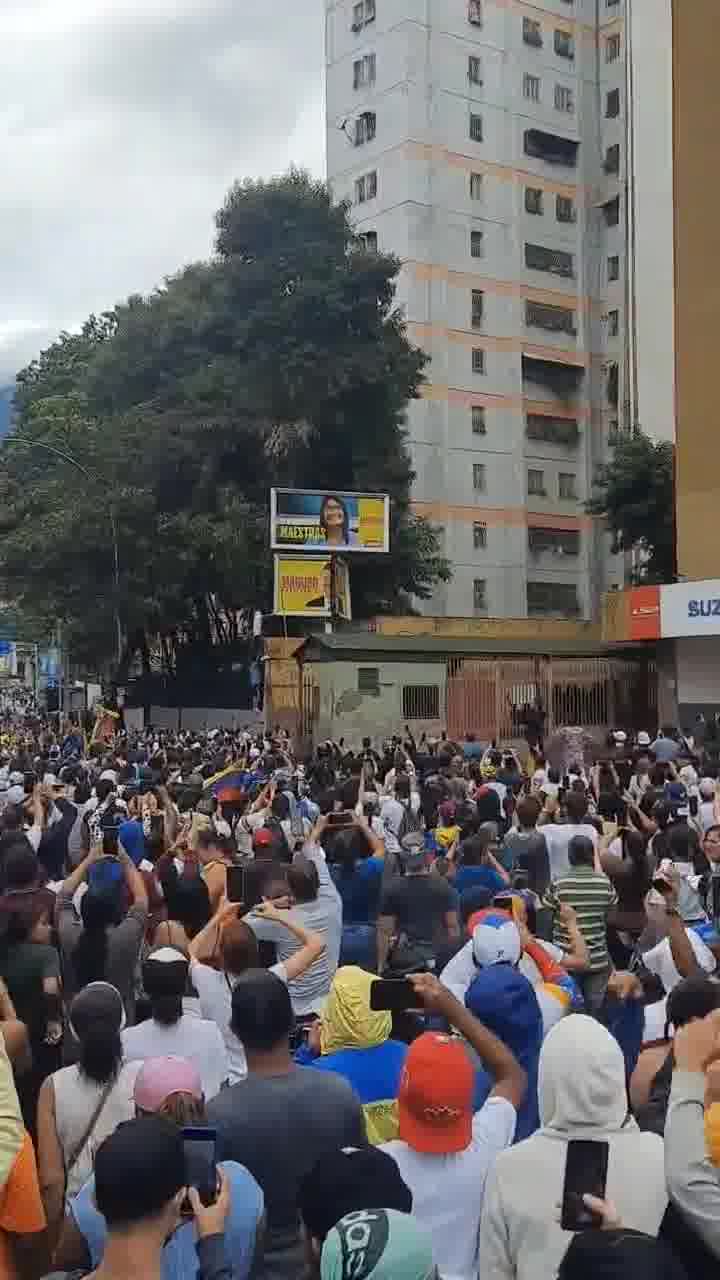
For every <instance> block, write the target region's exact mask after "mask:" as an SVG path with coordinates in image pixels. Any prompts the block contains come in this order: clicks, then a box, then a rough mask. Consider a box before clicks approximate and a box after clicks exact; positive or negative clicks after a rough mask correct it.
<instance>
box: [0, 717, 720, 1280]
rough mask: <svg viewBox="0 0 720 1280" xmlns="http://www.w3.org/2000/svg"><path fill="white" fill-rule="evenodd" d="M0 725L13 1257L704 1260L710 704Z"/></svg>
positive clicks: (543, 1274)
mask: <svg viewBox="0 0 720 1280" xmlns="http://www.w3.org/2000/svg"><path fill="white" fill-rule="evenodd" d="M120 724H121V722H119V723H118V731H117V732H116V734H115V737H114V738H113V740H112V741H111V742H105V743H93V744H90V745H89V744H88V743H87V740H86V737H85V735H84V734H83V733H82V732H81V731H80V729H79V728H78V727H77V726H76V725H73V724H68V725H67V726H65V727H64V728H63V729H62V731H60V732H58V731H57V730H55V731H52V730H50V729H49V728H48V727H47V726H45V725H43V724H42V723H39V722H31V721H30V720H28V721H27V722H23V723H20V724H15V725H11V724H10V725H8V726H7V733H6V734H5V736H4V737H3V738H2V739H0V1277H3V1278H4V1277H8V1280H14V1277H21V1278H22V1280H25V1277H27V1278H28V1280H39V1277H43V1276H49V1275H52V1277H53V1280H60V1278H61V1277H62V1278H63V1280H66V1278H68V1277H73V1278H74V1277H80V1276H85V1275H90V1274H92V1276H93V1277H97V1280H119V1278H120V1277H128V1278H130V1277H133V1278H134V1277H139V1276H142V1277H143V1278H145V1277H148V1278H149V1280H195V1277H199V1280H229V1278H234V1280H245V1277H250V1276H252V1277H260V1278H262V1277H267V1278H268V1280H300V1278H301V1277H309V1278H312V1277H322V1280H434V1278H435V1277H437V1278H438V1280H475V1278H476V1277H478V1276H479V1277H480V1278H481V1280H511V1278H512V1277H519V1278H520V1280H546V1278H548V1277H549V1278H553V1277H556V1276H557V1277H560V1280H573V1278H574V1277H576V1276H578V1277H579V1276H582V1278H583V1280H594V1278H597V1280H600V1277H614V1276H616V1275H617V1276H620V1275H622V1276H625V1277H627V1276H629V1275H631V1274H634V1273H637V1275H638V1277H641V1276H644V1275H646V1274H647V1275H650V1274H652V1275H653V1276H654V1277H655V1278H656V1280H662V1278H663V1277H668V1280H671V1278H672V1280H674V1278H675V1277H677V1278H678V1280H680V1278H681V1277H683V1276H691V1275H692V1276H695V1275H696V1274H702V1275H705V1274H708V1275H709V1274H710V1270H709V1269H710V1267H712V1266H717V1264H718V1261H720V1172H719V1166H720V982H718V981H717V979H716V976H715V973H716V965H717V960H718V958H720V786H719V784H718V777H719V776H720V734H719V733H718V730H717V726H715V725H714V724H713V725H705V724H704V722H703V723H698V725H697V727H696V732H695V734H694V735H685V736H681V735H680V734H678V733H676V732H674V731H673V730H672V729H671V728H665V729H662V730H661V731H660V732H659V733H658V734H657V735H656V736H654V737H653V739H652V740H651V735H650V734H649V733H648V732H647V731H644V730H640V731H638V732H637V733H635V734H633V735H628V734H626V733H624V732H616V733H614V734H612V735H611V737H610V739H609V740H608V742H607V743H606V744H602V745H600V746H598V745H596V746H595V748H594V750H592V749H591V748H590V745H589V738H588V735H585V734H584V733H583V731H582V729H577V728H575V729H569V730H567V731H564V732H563V731H561V732H559V733H558V734H556V735H555V737H554V738H553V739H552V740H551V741H549V742H547V743H546V744H545V748H546V749H545V752H544V753H543V751H542V750H541V746H542V743H541V741H540V740H539V734H538V735H537V740H536V741H535V742H534V743H533V744H532V745H533V749H532V750H531V751H527V750H523V751H522V753H520V752H516V751H515V750H511V749H510V748H509V747H506V748H501V749H497V747H496V745H495V744H494V743H493V744H490V745H489V746H487V745H486V744H484V743H480V742H478V741H476V740H475V737H474V736H473V735H472V734H471V733H469V734H468V735H467V736H466V737H465V738H464V739H463V740H462V741H461V742H450V741H448V739H447V737H446V736H445V735H442V737H440V738H439V739H437V740H428V739H427V738H426V737H425V736H424V735H423V737H422V738H421V739H420V740H419V741H416V740H415V738H414V737H413V735H412V733H411V732H410V730H409V729H408V728H407V726H406V728H405V732H404V733H403V734H401V735H399V736H397V737H396V738H394V739H393V740H392V741H389V742H384V743H377V744H374V743H373V742H372V741H371V740H370V739H369V738H365V739H363V740H362V742H357V743H354V744H352V746H348V745H347V744H346V743H345V742H342V741H341V742H340V743H333V742H328V743H324V744H321V745H320V746H318V747H317V748H316V750H314V751H313V753H312V754H311V755H310V756H308V757H307V758H305V759H300V758H299V757H298V756H296V755H295V753H294V752H293V750H292V747H291V744H290V742H289V740H288V737H287V734H285V733H283V732H282V731H280V730H275V731H274V732H272V733H269V734H267V735H265V734H260V735H253V734H250V733H240V732H229V731H225V730H220V729H218V730H214V731H212V732H210V733H204V734H201V735H200V736H198V737H195V736H194V735H191V734H187V733H185V734H183V733H176V734H170V733H164V732H155V731H153V730H148V731H146V732H144V733H126V732H124V731H122V730H121V727H120Z"/></svg>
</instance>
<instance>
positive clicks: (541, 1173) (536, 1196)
mask: <svg viewBox="0 0 720 1280" xmlns="http://www.w3.org/2000/svg"><path fill="white" fill-rule="evenodd" d="M538 1099H539V1104H540V1120H541V1127H540V1129H539V1130H538V1131H537V1133H535V1134H533V1136H532V1137H530V1138H528V1139H527V1140H526V1141H525V1142H522V1143H520V1144H519V1145H518V1146H515V1147H512V1148H511V1149H510V1150H508V1151H502V1152H500V1153H499V1155H498V1156H497V1159H496V1161H495V1165H494V1168H493V1169H492V1170H491V1172H490V1176H489V1178H488V1181H487V1187H486V1191H485V1200H484V1205H483V1215H482V1222H481V1227H480V1275H481V1276H486V1277H492V1280H516V1278H517V1280H547V1277H549V1276H555V1275H556V1274H557V1271H558V1267H559V1266H560V1262H561V1260H562V1258H563V1257H564V1255H565V1252H566V1250H567V1247H568V1245H569V1243H570V1241H571V1239H572V1236H571V1233H570V1232H568V1231H564V1230H563V1229H562V1227H561V1226H560V1223H559V1221H558V1213H557V1205H558V1204H559V1203H560V1202H561V1200H562V1195H563V1182H564V1178H565V1164H566V1160H567V1149H568V1143H569V1142H571V1141H573V1140H574V1139H581V1140H585V1141H594V1142H607V1144H608V1148H609V1157H608V1175H607V1185H606V1197H607V1199H608V1200H610V1201H612V1203H613V1204H614V1205H615V1206H616V1207H617V1211H618V1214H619V1216H620V1219H621V1221H622V1222H623V1223H624V1224H625V1226H626V1227H627V1228H629V1229H630V1230H635V1231H642V1232H645V1234H647V1235H650V1236H656V1235H657V1233H658V1230H659V1227H660V1224H661V1222H662V1219H663V1215H664V1213H665V1210H666V1208H667V1203H668V1193H667V1190H666V1186H665V1170H664V1152H663V1141H662V1138H659V1137H658V1136H657V1135H656V1134H653V1133H641V1132H640V1131H639V1129H638V1127H637V1125H636V1124H635V1121H634V1120H633V1119H632V1117H631V1115H630V1112H629V1109H628V1102H627V1094H626V1089H625V1062H624V1059H623V1055H622V1051H621V1049H620V1046H619V1045H618V1043H617V1041H615V1040H614V1039H613V1037H612V1036H611V1035H610V1033H609V1031H606V1030H605V1028H604V1027H602V1026H601V1025H600V1023H599V1022H596V1021H595V1020H594V1019H592V1018H589V1017H586V1016H585V1015H584V1014H572V1015H570V1017H567V1018H563V1020H562V1021H561V1022H559V1023H558V1024H557V1025H556V1026H555V1027H553V1028H552V1030H551V1031H550V1032H549V1033H548V1035H547V1037H546V1039H545V1043H544V1044H543V1047H542V1051H541V1053H540V1067H539V1073H538Z"/></svg>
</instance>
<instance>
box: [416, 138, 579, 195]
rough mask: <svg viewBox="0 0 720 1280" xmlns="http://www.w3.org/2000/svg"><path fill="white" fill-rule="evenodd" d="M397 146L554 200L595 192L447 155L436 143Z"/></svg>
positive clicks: (459, 153) (459, 155)
mask: <svg viewBox="0 0 720 1280" xmlns="http://www.w3.org/2000/svg"><path fill="white" fill-rule="evenodd" d="M401 146H402V148H403V149H405V150H408V151H411V152H412V153H413V154H415V155H419V156H424V157H425V158H426V159H428V160H434V161H435V162H436V163H438V164H446V165H447V166H448V167H449V168H456V169H465V170H467V172H468V173H482V174H487V175H488V177H494V178H499V179H500V180H501V181H502V182H520V183H522V184H523V186H525V185H526V184H527V185H528V186H532V187H541V188H542V190H543V191H550V192H552V193H553V194H554V195H558V196H570V198H571V199H572V198H577V196H578V195H579V194H580V193H584V194H585V195H587V196H588V198H589V197H590V195H591V193H592V192H593V191H594V190H595V188H594V187H589V186H588V187H585V186H584V185H583V186H581V185H579V184H578V183H573V182H554V181H553V180H552V179H551V178H544V177H542V176H541V175H540V174H538V173H530V171H529V170H527V169H514V168H513V167H512V165H507V164H497V163H495V162H494V161H492V160H483V159H481V157H480V156H471V155H466V154H465V153H464V152H462V151H449V150H448V148H447V147H441V146H440V145H439V144H438V143H431V142H413V141H410V142H405V143H402V144H401Z"/></svg>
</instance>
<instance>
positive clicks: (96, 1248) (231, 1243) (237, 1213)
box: [70, 1160, 265, 1280]
mask: <svg viewBox="0 0 720 1280" xmlns="http://www.w3.org/2000/svg"><path fill="white" fill-rule="evenodd" d="M220 1168H221V1169H224V1171H225V1174H226V1176H227V1178H228V1181H229V1182H230V1212H229V1214H228V1216H227V1222H226V1223H225V1253H226V1257H227V1262H228V1267H229V1268H230V1270H231V1272H232V1275H233V1280H246V1277H247V1276H248V1275H249V1274H250V1269H251V1267H252V1264H253V1258H254V1256H255V1236H256V1234H257V1229H258V1224H259V1222H260V1219H261V1217H262V1215H263V1213H264V1212H265V1199H264V1197H263V1193H262V1191H261V1190H260V1187H259V1186H258V1184H257V1182H256V1181H255V1179H254V1178H253V1176H252V1174H251V1173H248V1171H247V1169H246V1168H245V1166H244V1165H241V1164H237V1162H236V1161H235V1160H223V1161H222V1163H221V1164H220ZM94 1191H95V1179H94V1178H88V1180H87V1182H86V1183H85V1185H84V1187H82V1188H81V1190H80V1191H79V1192H78V1194H77V1195H76V1196H75V1197H74V1199H73V1200H71V1202H70V1212H71V1214H72V1216H73V1219H74V1220H75V1225H76V1227H77V1229H78V1231H79V1232H80V1234H81V1236H82V1237H83V1239H84V1241H85V1243H86V1245H87V1247H88V1252H89V1254H90V1265H91V1266H92V1268H93V1270H94V1269H95V1268H96V1267H97V1266H98V1265H99V1263H100V1261H101V1259H102V1256H103V1253H104V1252H105V1241H106V1239H107V1228H106V1226H105V1219H104V1218H103V1216H102V1214H100V1213H98V1210H97V1209H96V1208H95V1205H94V1203H93V1195H94ZM196 1238H197V1232H196V1230H195V1224H194V1222H185V1223H183V1225H182V1226H181V1227H178V1229H177V1231H174V1232H173V1234H172V1235H171V1236H170V1239H169V1240H168V1241H167V1243H166V1244H165V1247H164V1248H163V1251H162V1259H161V1275H162V1280H197V1275H198V1258H197V1253H196V1252H195V1240H196Z"/></svg>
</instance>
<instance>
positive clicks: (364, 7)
mask: <svg viewBox="0 0 720 1280" xmlns="http://www.w3.org/2000/svg"><path fill="white" fill-rule="evenodd" d="M374 21H375V0H365V2H364V3H363V0H360V2H359V3H358V4H354V5H353V20H352V29H353V31H362V29H363V27H366V26H367V24H368V22H374Z"/></svg>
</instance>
